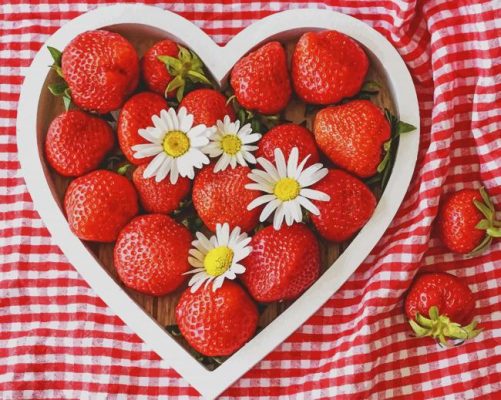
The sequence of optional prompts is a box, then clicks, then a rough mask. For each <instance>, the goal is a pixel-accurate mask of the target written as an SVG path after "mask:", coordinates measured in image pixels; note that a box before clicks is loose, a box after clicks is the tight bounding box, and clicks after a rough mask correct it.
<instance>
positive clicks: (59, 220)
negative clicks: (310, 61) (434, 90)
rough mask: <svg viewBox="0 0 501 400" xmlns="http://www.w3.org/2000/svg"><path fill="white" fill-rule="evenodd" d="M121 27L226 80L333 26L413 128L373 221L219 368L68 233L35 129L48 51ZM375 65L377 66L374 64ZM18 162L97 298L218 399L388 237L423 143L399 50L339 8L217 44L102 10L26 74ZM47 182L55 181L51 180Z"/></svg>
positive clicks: (151, 12)
mask: <svg viewBox="0 0 501 400" xmlns="http://www.w3.org/2000/svg"><path fill="white" fill-rule="evenodd" d="M118 24H139V25H144V26H147V27H148V28H151V29H155V30H159V31H162V34H165V36H166V37H170V38H172V39H173V40H176V41H178V42H181V43H183V44H185V45H187V46H189V47H190V48H191V49H193V50H194V51H195V52H196V53H197V54H198V55H199V56H200V58H201V59H202V60H203V61H204V63H205V65H206V66H207V68H208V69H209V71H210V72H211V74H212V75H213V77H214V78H215V79H216V80H218V81H219V82H223V81H224V80H225V79H226V77H227V75H228V73H229V71H230V70H231V68H232V66H233V65H234V64H235V62H236V61H237V60H238V59H240V58H241V57H242V56H243V55H244V54H245V53H247V52H248V51H249V50H250V49H252V48H254V47H255V46H257V45H258V44H259V43H261V42H263V41H266V40H269V39H271V38H277V37H283V36H287V35H289V36H291V35H297V34H299V33H301V32H303V31H306V30H319V29H336V30H338V31H341V32H343V33H346V34H347V35H349V36H351V37H353V38H354V39H356V40H357V41H358V42H360V43H362V44H363V45H364V46H365V47H366V48H367V49H370V51H371V52H372V53H373V55H374V56H375V57H376V58H377V62H379V63H380V65H381V66H383V70H384V71H385V73H386V78H387V80H388V82H389V86H390V91H391V93H392V98H393V101H394V103H395V107H396V111H397V113H398V114H397V115H399V116H400V119H402V120H404V121H406V122H409V123H411V124H412V125H414V126H416V127H417V129H416V131H414V132H412V133H410V134H407V135H404V136H402V137H401V140H400V144H399V148H398V152H397V157H396V161H395V166H394V169H393V171H395V173H393V174H392V176H391V178H390V180H389V182H388V185H387V187H386V190H385V192H384V193H383V196H382V197H381V199H380V200H379V203H378V205H377V208H376V211H375V213H374V215H373V217H372V218H371V219H370V221H369V222H368V223H367V224H366V225H365V227H364V228H363V229H362V230H361V231H360V233H359V234H358V235H357V236H356V237H355V239H354V240H353V241H352V243H351V244H350V245H349V247H348V248H347V249H346V250H345V251H344V252H343V253H342V254H341V256H340V257H339V258H338V259H337V260H336V261H335V263H334V264H333V265H332V266H331V267H329V268H328V269H327V271H326V272H325V273H324V274H323V275H322V276H321V277H320V278H319V279H318V280H317V281H316V282H315V283H314V284H313V285H312V286H311V287H310V288H309V289H308V290H307V291H306V292H305V293H304V294H303V295H302V296H301V297H300V298H299V299H298V300H297V301H295V302H294V303H293V304H292V305H291V306H290V307H289V308H288V309H287V310H286V311H284V312H283V313H282V314H281V315H279V316H278V317H277V318H276V319H275V320H274V321H273V322H271V323H270V324H269V325H268V326H267V327H266V328H265V329H264V330H263V331H262V332H260V333H259V334H258V335H256V336H255V337H254V338H253V339H252V340H251V341H250V342H249V343H247V344H246V345H245V346H244V347H242V348H241V349H240V350H239V351H238V352H236V353H235V354H234V355H232V356H231V357H230V358H229V359H227V360H226V361H225V362H224V363H223V364H222V365H221V366H220V367H218V368H217V369H215V370H214V371H209V370H207V369H205V368H204V367H203V366H202V365H201V364H200V363H199V362H197V361H196V360H195V359H194V358H193V357H192V356H191V355H190V354H189V353H188V352H187V351H186V350H185V349H184V348H183V347H182V346H181V345H179V344H178V343H177V342H176V340H175V339H173V338H172V337H171V336H170V335H169V334H168V333H167V332H166V331H165V330H164V328H163V327H161V326H160V325H158V324H157V323H156V321H155V320H153V319H152V318H151V317H150V316H149V315H147V314H146V313H145V312H144V311H143V310H142V309H141V308H140V307H139V306H138V305H137V304H136V303H135V302H134V301H133V300H132V299H131V298H130V297H129V296H128V295H127V293H126V292H124V290H123V289H122V288H121V287H120V286H119V285H118V284H117V283H116V282H115V281H114V280H113V278H112V277H110V276H109V275H108V273H107V272H106V271H105V269H104V268H103V267H102V266H101V265H100V263H99V261H98V260H96V259H95V257H94V256H93V255H92V254H91V253H90V252H89V251H88V250H87V248H86V247H85V246H84V245H83V243H82V242H81V241H80V239H78V238H77V237H76V236H75V235H74V234H73V233H72V232H71V231H70V228H69V226H68V223H67V221H66V219H65V217H64V215H63V212H62V211H61V209H60V206H59V204H58V200H57V198H56V196H55V193H54V192H53V191H52V189H51V187H50V185H49V182H48V180H47V179H48V178H47V177H49V173H48V171H47V169H46V167H45V165H44V162H43V151H42V149H43V143H40V140H39V138H40V137H41V135H40V134H39V133H38V131H39V130H40V127H39V126H38V123H37V121H38V118H37V116H38V115H37V114H38V109H39V96H40V93H41V91H42V89H43V86H44V83H45V80H46V77H47V73H48V68H47V66H48V65H50V64H51V63H52V60H51V58H50V55H49V52H48V51H47V47H46V46H47V45H49V46H53V47H56V48H59V49H64V47H65V46H66V44H67V43H68V42H69V41H70V40H71V39H72V38H73V37H75V36H76V35H77V34H79V33H81V32H84V31H87V30H91V29H98V28H103V27H109V26H113V25H118ZM373 62H374V60H373ZM17 141H18V149H19V159H20V161H21V166H22V171H23V175H24V178H25V180H26V184H27V186H28V189H29V192H30V194H31V196H32V198H33V201H34V204H35V207H36V209H37V210H38V212H39V213H40V215H41V217H42V219H43V221H44V223H45V225H46V226H47V228H48V229H49V232H50V233H51V235H52V237H53V238H54V240H55V242H56V243H57V244H58V245H59V246H60V248H61V249H62V250H63V252H64V254H65V255H66V257H67V258H68V260H69V262H70V263H71V264H73V265H74V266H75V268H76V269H77V270H78V272H79V273H80V274H81V275H82V276H83V277H84V278H85V279H86V281H87V282H88V283H89V285H90V286H91V287H92V288H93V289H94V290H95V291H96V293H97V294H98V295H99V296H100V297H101V298H102V299H103V300H104V301H105V302H106V303H107V304H108V306H110V307H111V308H112V309H113V310H114V312H115V313H116V314H117V315H118V316H119V317H120V318H121V319H122V320H123V321H124V322H125V323H126V324H127V325H128V326H129V327H131V329H132V330H133V331H134V332H136V333H137V334H138V335H139V336H140V337H141V338H142V340H143V341H144V342H145V343H146V344H147V345H148V347H150V348H151V349H152V350H153V351H155V352H156V353H157V354H158V355H159V356H160V357H161V358H163V359H164V360H165V361H166V362H167V363H168V364H169V365H170V366H172V367H173V368H174V369H175V370H176V371H177V372H178V373H179V374H181V375H182V376H183V377H184V378H185V379H186V380H187V381H188V382H189V383H190V384H191V385H193V386H194V387H195V388H196V389H197V390H198V391H199V392H200V393H201V394H202V395H203V396H204V397H206V398H215V397H216V396H217V395H219V394H220V393H221V392H222V391H223V390H225V389H226V388H227V387H228V386H230V385H231V384H232V383H233V382H234V381H235V380H237V379H238V378H239V377H240V376H242V375H243V374H244V373H245V372H247V371H248V370H249V369H251V368H252V367H253V366H254V365H255V364H256V363H257V362H259V361H260V360H261V359H263V358H264V357H265V356H266V355H267V354H268V353H269V352H271V351H272V350H273V349H274V348H275V347H276V346H277V345H279V344H280V343H282V342H283V341H284V340H285V339H286V338H287V337H288V336H289V335H290V334H292V333H293V332H294V330H296V329H297V328H298V327H299V326H301V324H303V323H304V322H305V321H306V320H307V319H308V318H309V317H310V316H311V315H312V314H313V313H314V312H315V311H316V310H318V308H320V307H321V306H322V305H323V304H324V303H325V302H326V301H327V300H328V299H329V298H330V297H331V296H332V295H333V294H334V293H335V292H336V291H337V290H338V289H339V287H340V286H341V285H342V284H343V283H344V282H345V281H346V280H347V279H348V278H349V277H350V275H351V274H352V273H353V272H354V271H355V270H356V268H357V267H358V266H359V265H360V264H361V263H362V261H363V260H364V259H365V258H366V257H367V255H369V253H370V251H371V250H372V249H373V247H374V246H375V245H376V243H377V242H378V240H379V239H380V238H381V237H382V235H383V233H384V232H385V230H386V228H387V227H388V226H389V224H390V223H391V221H392V219H393V217H394V215H395V213H396V212H397V210H398V208H399V206H400V204H401V202H402V200H403V198H404V195H405V193H406V191H407V188H408V186H409V183H410V180H411V177H412V174H413V171H414V166H415V163H416V158H417V153H418V145H419V107H418V101H417V96H416V92H415V88H414V85H413V83H412V78H411V76H410V74H409V72H408V70H407V68H406V66H405V64H404V62H403V61H402V59H401V58H400V56H399V54H398V53H397V51H396V50H395V49H394V48H393V47H392V46H391V44H390V43H389V42H388V41H387V40H386V39H385V38H384V37H383V36H382V35H381V34H379V33H378V32H376V31H375V30H374V29H372V28H370V27H369V26H368V25H366V24H365V23H363V22H361V21H359V20H357V19H355V18H353V17H350V16H347V15H344V14H340V13H337V12H334V11H328V10H314V9H298V10H290V11H284V12H280V13H277V14H273V15H271V16H269V17H266V18H264V19H262V20H260V21H258V22H256V23H254V24H252V25H250V26H249V27H247V28H245V29H244V30H243V31H241V32H240V33H238V34H237V35H236V36H235V37H234V38H233V39H232V40H231V41H230V42H229V43H228V44H226V46H224V47H221V46H218V45H217V44H216V43H215V42H214V41H213V40H212V39H211V38H210V37H209V36H208V35H207V34H206V33H204V32H203V31H202V30H200V29H199V28H198V27H196V26H195V25H193V24H192V23H191V22H190V21H188V20H186V19H184V18H183V17H181V16H179V15H177V14H174V13H172V12H169V11H165V10H162V9H159V8H156V7H152V6H145V5H140V4H134V5H115V6H110V7H104V8H98V9H95V10H93V11H90V12H88V13H86V14H83V15H81V16H79V17H77V18H75V19H74V20H72V21H70V22H68V23H66V24H65V25H63V26H62V27H61V28H60V29H59V30H58V31H57V32H56V33H54V34H53V35H52V36H51V37H50V38H49V40H48V41H47V42H46V44H45V45H44V46H43V48H42V49H41V50H40V51H39V52H38V54H37V55H36V57H35V59H34V61H33V63H32V64H31V67H30V68H29V69H28V70H27V73H26V78H25V81H24V84H23V87H22V91H21V97H20V101H19V108H18V118H17ZM49 179H50V178H49Z"/></svg>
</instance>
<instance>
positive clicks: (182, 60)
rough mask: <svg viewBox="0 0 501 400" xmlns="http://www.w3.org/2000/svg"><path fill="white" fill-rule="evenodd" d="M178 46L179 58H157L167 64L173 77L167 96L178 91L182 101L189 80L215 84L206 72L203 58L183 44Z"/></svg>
mask: <svg viewBox="0 0 501 400" xmlns="http://www.w3.org/2000/svg"><path fill="white" fill-rule="evenodd" d="M178 48H179V53H178V55H177V58H176V57H171V56H158V57H157V58H158V60H160V61H161V62H163V63H164V64H165V66H166V68H167V71H168V72H169V74H170V75H171V76H172V78H173V79H172V80H171V81H170V82H169V84H168V85H167V87H166V88H165V97H168V94H169V93H171V92H173V91H176V98H177V100H178V101H181V100H182V98H183V96H184V92H185V89H186V83H187V82H193V83H203V84H206V85H209V86H213V85H212V82H211V81H210V80H209V79H208V78H207V76H206V74H205V70H204V64H203V63H202V60H200V58H199V57H198V56H197V55H196V54H195V53H193V52H192V51H190V50H188V49H186V48H184V47H182V46H178Z"/></svg>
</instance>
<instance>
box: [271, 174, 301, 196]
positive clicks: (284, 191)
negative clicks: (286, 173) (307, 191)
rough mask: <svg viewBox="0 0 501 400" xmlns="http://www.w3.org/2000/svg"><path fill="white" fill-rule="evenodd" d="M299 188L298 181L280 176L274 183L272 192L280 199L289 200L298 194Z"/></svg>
mask: <svg viewBox="0 0 501 400" xmlns="http://www.w3.org/2000/svg"><path fill="white" fill-rule="evenodd" d="M300 190H301V187H300V186H299V182H298V181H296V180H295V179H292V178H282V179H280V180H279V181H278V182H277V183H276V184H275V188H274V189H273V193H274V194H275V196H277V198H279V199H280V200H282V201H289V200H294V199H295V198H296V197H297V196H299V192H300Z"/></svg>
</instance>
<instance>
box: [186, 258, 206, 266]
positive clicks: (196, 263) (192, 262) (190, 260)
mask: <svg viewBox="0 0 501 400" xmlns="http://www.w3.org/2000/svg"><path fill="white" fill-rule="evenodd" d="M188 263H189V264H190V265H191V266H192V267H195V268H202V267H203V266H204V264H203V263H202V262H201V261H200V260H197V259H196V258H194V257H188Z"/></svg>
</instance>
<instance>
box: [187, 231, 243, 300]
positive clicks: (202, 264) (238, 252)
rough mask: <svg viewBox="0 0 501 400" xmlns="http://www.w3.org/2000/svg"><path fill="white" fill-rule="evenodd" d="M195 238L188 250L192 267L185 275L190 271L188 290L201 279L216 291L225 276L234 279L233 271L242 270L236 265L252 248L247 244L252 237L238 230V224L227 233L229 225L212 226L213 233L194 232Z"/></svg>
mask: <svg viewBox="0 0 501 400" xmlns="http://www.w3.org/2000/svg"><path fill="white" fill-rule="evenodd" d="M196 236H197V240H195V241H193V243H192V245H193V246H194V248H192V249H191V250H190V253H189V254H190V256H189V257H188V262H189V263H190V265H191V266H192V267H194V269H193V270H191V271H188V272H185V274H194V275H193V276H192V278H191V279H190V281H189V282H188V285H189V286H191V292H192V293H194V292H196V291H197V290H198V288H199V287H200V286H202V284H203V283H204V282H206V285H208V284H210V282H213V284H212V290H213V291H216V290H217V289H219V288H220V287H221V286H222V285H223V281H224V280H225V279H226V278H227V279H235V278H236V276H237V274H241V273H243V272H245V267H244V266H243V265H242V264H240V261H242V260H243V259H244V258H245V257H247V256H248V255H249V254H250V252H251V250H252V247H251V246H249V243H250V241H251V239H252V238H250V237H248V236H247V234H246V233H241V230H240V228H239V227H236V228H235V229H233V230H232V231H231V232H230V226H229V225H228V224H227V223H225V224H224V225H221V224H217V225H216V235H214V236H211V237H210V238H207V237H206V236H205V235H204V234H203V233H201V232H197V233H196Z"/></svg>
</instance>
